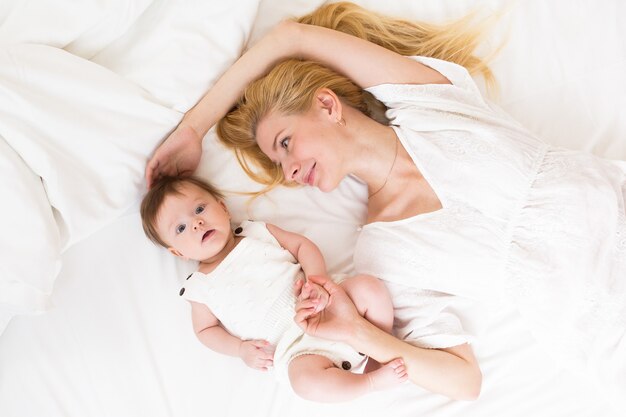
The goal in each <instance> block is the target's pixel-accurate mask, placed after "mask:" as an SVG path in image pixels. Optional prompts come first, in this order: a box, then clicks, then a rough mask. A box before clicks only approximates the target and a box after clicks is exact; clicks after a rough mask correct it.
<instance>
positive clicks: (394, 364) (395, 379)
mask: <svg viewBox="0 0 626 417" xmlns="http://www.w3.org/2000/svg"><path fill="white" fill-rule="evenodd" d="M367 376H368V377H369V381H370V386H371V387H372V390H373V391H381V390H384V389H387V388H391V387H394V386H396V385H399V384H401V383H403V382H404V381H406V380H407V379H408V378H409V375H408V374H407V373H406V367H405V366H404V361H403V360H402V359H394V360H392V361H391V362H388V363H386V364H384V365H382V366H381V367H380V368H379V369H377V370H375V371H372V372H370V373H368V374H367Z"/></svg>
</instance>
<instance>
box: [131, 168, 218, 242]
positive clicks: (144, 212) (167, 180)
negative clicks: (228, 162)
mask: <svg viewBox="0 0 626 417" xmlns="http://www.w3.org/2000/svg"><path fill="white" fill-rule="evenodd" d="M183 184H193V185H195V186H196V187H198V188H201V189H203V190H204V191H206V192H208V193H209V194H211V195H212V196H213V197H215V199H217V200H223V199H224V196H223V195H222V193H221V192H220V191H219V190H218V189H217V188H215V187H214V186H213V185H211V184H209V183H208V182H206V181H204V180H202V179H200V178H197V177H163V178H159V179H158V180H157V181H156V182H155V183H154V184H153V185H152V188H150V190H148V192H147V193H146V195H145V196H144V197H143V200H142V201H141V208H140V210H139V212H140V214H141V225H142V226H143V231H144V233H145V234H146V237H147V238H148V239H150V240H151V241H152V242H153V243H156V244H157V245H161V246H163V247H164V248H167V247H169V245H168V244H167V243H165V241H164V240H163V239H162V238H161V236H159V233H158V232H157V230H156V222H157V217H158V216H159V211H160V210H161V207H162V206H163V202H164V201H165V198H166V197H168V196H170V195H180V194H181V191H180V190H181V186H182V185H183Z"/></svg>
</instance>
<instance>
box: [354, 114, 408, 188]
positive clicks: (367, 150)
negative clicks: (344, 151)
mask: <svg viewBox="0 0 626 417" xmlns="http://www.w3.org/2000/svg"><path fill="white" fill-rule="evenodd" d="M363 117H364V118H365V119H367V120H365V119H364V120H362V123H355V127H354V128H353V129H352V130H351V132H350V133H351V136H352V138H353V140H352V144H353V146H352V147H351V148H352V149H350V154H348V158H351V163H350V165H349V166H350V173H351V174H352V175H354V176H356V177H357V178H359V179H360V180H361V181H363V182H365V183H366V184H367V186H368V190H369V195H370V196H373V195H374V194H375V193H377V192H379V191H381V190H382V188H383V187H384V186H385V185H386V181H387V179H388V178H389V176H390V175H391V172H392V170H393V167H394V164H395V162H396V158H397V155H398V147H399V146H401V145H400V144H399V143H398V142H399V140H398V137H397V136H396V133H395V131H394V130H393V129H392V128H391V127H389V126H385V125H382V124H380V123H378V122H376V121H374V120H372V119H370V118H369V117H367V116H365V115H363ZM355 122H361V120H355Z"/></svg>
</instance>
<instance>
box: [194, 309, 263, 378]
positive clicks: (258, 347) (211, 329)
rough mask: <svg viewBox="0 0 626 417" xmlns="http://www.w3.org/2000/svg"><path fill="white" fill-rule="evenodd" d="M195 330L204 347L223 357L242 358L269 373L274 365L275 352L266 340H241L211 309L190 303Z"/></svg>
mask: <svg viewBox="0 0 626 417" xmlns="http://www.w3.org/2000/svg"><path fill="white" fill-rule="evenodd" d="M190 303H191V320H192V323H193V330H194V332H195V333H196V336H197V337H198V339H199V340H200V342H202V344H203V345H205V346H206V347H208V348H209V349H211V350H213V351H215V352H218V353H221V354H223V355H228V356H235V357H238V358H241V360H242V361H244V363H245V364H246V365H248V366H249V367H251V368H254V369H258V370H260V371H267V369H268V367H270V366H272V365H273V357H274V350H273V348H272V347H271V346H270V344H269V343H268V342H267V341H265V340H245V341H244V340H241V339H239V338H238V337H235V336H233V335H231V334H230V333H228V332H227V331H226V329H224V328H223V327H222V326H221V325H220V322H219V320H218V319H217V317H215V315H214V314H213V313H212V312H211V310H209V308H208V307H207V306H206V305H204V304H200V303H196V302H193V301H190Z"/></svg>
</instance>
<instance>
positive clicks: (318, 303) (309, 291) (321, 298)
mask: <svg viewBox="0 0 626 417" xmlns="http://www.w3.org/2000/svg"><path fill="white" fill-rule="evenodd" d="M328 299H329V296H328V292H327V291H326V290H325V289H324V288H323V287H322V286H321V285H318V284H315V283H313V282H311V281H307V282H305V283H304V285H303V286H302V289H301V291H300V295H299V296H298V301H303V300H311V301H313V302H314V303H315V310H314V313H318V312H320V311H322V310H324V309H325V308H326V306H327V305H328Z"/></svg>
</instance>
